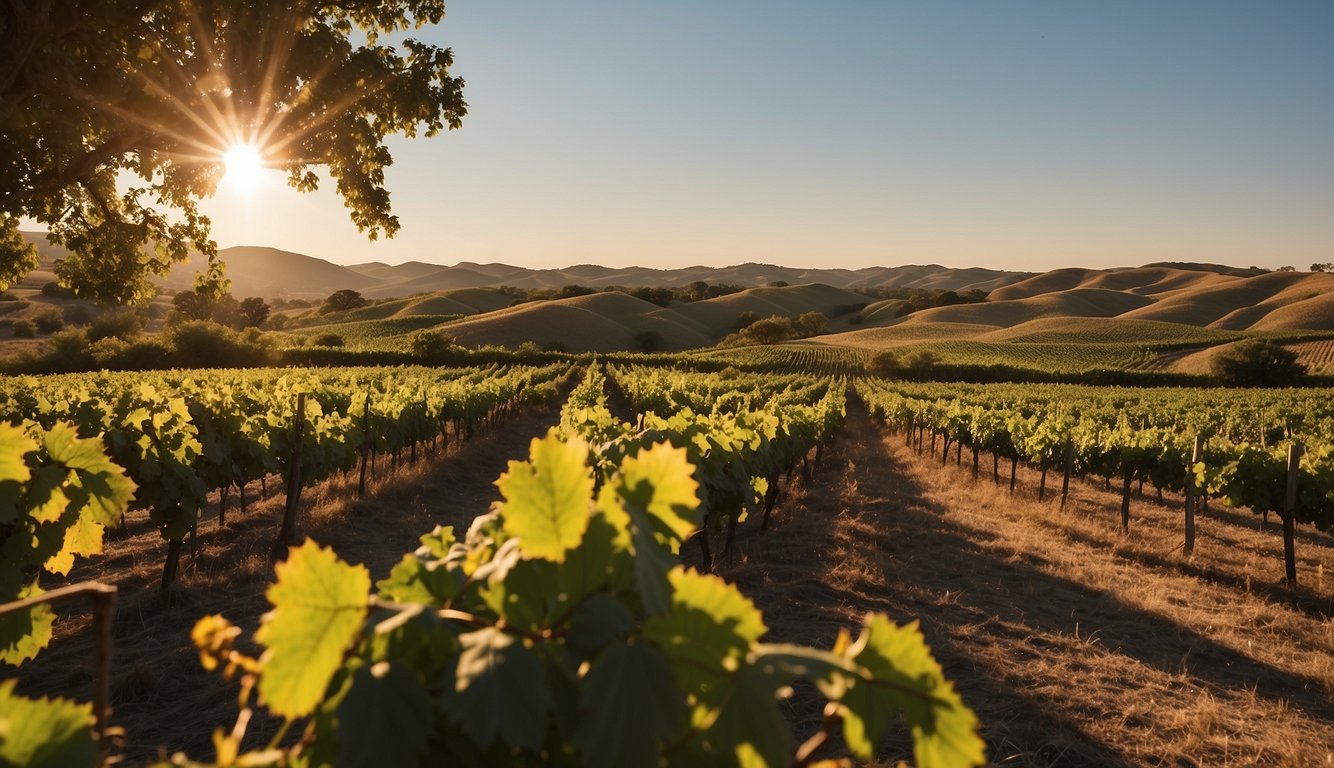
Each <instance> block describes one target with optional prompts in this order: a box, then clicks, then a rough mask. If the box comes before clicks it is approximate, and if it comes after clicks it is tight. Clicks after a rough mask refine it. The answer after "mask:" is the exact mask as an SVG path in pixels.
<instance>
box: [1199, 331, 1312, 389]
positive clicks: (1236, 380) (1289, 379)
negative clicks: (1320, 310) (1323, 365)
mask: <svg viewBox="0 0 1334 768" xmlns="http://www.w3.org/2000/svg"><path fill="white" fill-rule="evenodd" d="M1209 368H1210V372H1211V373H1213V376H1214V378H1215V379H1217V380H1218V381H1219V383H1221V384H1224V385H1227V386H1230V387H1287V386H1292V385H1293V384H1296V383H1298V382H1299V381H1300V380H1301V378H1302V377H1303V376H1305V375H1306V366H1304V365H1302V364H1300V363H1298V362H1297V353H1296V352H1293V351H1292V350H1290V349H1287V348H1286V347H1282V346H1280V345H1278V344H1275V343H1273V342H1271V341H1265V340H1262V339H1246V340H1245V341H1239V342H1237V343H1236V344H1233V345H1232V346H1231V347H1230V348H1228V349H1225V350H1223V351H1221V352H1219V353H1217V354H1216V355H1214V357H1213V359H1212V360H1210V361H1209Z"/></svg>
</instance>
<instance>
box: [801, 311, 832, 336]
mask: <svg viewBox="0 0 1334 768" xmlns="http://www.w3.org/2000/svg"><path fill="white" fill-rule="evenodd" d="M797 327H798V328H799V329H800V330H801V334H802V335H803V336H819V335H820V334H822V333H824V332H825V328H827V327H829V318H828V317H825V314H824V313H823V312H803V313H801V316H800V317H798V318H797Z"/></svg>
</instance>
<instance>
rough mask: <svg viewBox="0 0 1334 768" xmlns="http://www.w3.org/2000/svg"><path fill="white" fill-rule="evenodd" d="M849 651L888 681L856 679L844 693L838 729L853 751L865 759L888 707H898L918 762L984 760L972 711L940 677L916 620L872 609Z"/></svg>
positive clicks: (884, 721) (891, 710) (928, 765)
mask: <svg viewBox="0 0 1334 768" xmlns="http://www.w3.org/2000/svg"><path fill="white" fill-rule="evenodd" d="M849 652H850V653H852V654H853V660H854V661H855V662H856V663H857V664H859V665H861V666H862V667H864V668H865V669H867V670H868V671H869V672H870V673H871V674H872V676H873V677H874V678H875V679H876V680H878V681H888V682H889V683H891V684H892V685H876V684H873V683H869V682H865V681H859V682H857V683H854V684H853V686H852V688H851V689H850V690H849V691H848V692H847V694H846V695H845V696H844V698H843V704H844V716H843V735H844V738H845V739H846V740H847V743H848V748H849V749H851V750H852V752H853V754H855V755H857V756H858V757H861V758H862V759H867V760H869V759H870V758H871V755H872V754H873V753H874V751H875V748H876V746H877V745H878V744H879V742H880V739H881V737H883V736H884V733H885V729H886V728H887V727H888V726H889V724H890V722H891V719H892V717H893V713H894V712H895V711H896V710H901V711H902V712H903V713H904V715H905V716H906V718H907V721H908V723H909V725H910V726H911V727H912V732H913V746H914V750H913V751H914V756H915V757H916V760H917V764H918V765H920V766H922V767H923V768H932V766H958V765H981V764H982V763H983V762H985V760H986V750H985V745H984V743H983V742H982V739H981V738H980V737H979V736H978V735H977V717H976V716H975V715H974V714H973V712H972V710H970V709H968V707H966V706H965V705H964V703H963V700H962V699H960V698H959V694H958V693H956V692H955V690H954V685H953V684H951V683H950V682H949V681H948V680H946V679H945V675H944V673H943V672H942V671H941V669H940V664H939V663H938V662H937V661H936V660H935V658H933V657H932V656H931V650H930V649H929V648H928V647H927V645H926V640H925V638H923V637H922V633H921V631H920V630H918V628H917V623H916V622H913V623H912V624H907V625H905V626H902V627H899V626H895V625H894V623H893V622H891V621H890V620H889V619H888V618H887V617H886V616H885V615H884V614H875V615H873V616H871V617H869V619H868V620H867V623H866V628H865V630H864V631H863V634H862V637H861V638H860V639H859V640H858V642H857V643H856V644H855V645H853V646H852V648H850V649H849ZM905 689H906V690H905Z"/></svg>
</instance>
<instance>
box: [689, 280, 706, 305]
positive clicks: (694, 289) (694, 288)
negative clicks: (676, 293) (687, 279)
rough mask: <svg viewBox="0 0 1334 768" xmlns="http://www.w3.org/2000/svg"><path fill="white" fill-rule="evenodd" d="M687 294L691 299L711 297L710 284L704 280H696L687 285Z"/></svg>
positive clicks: (701, 299) (698, 299)
mask: <svg viewBox="0 0 1334 768" xmlns="http://www.w3.org/2000/svg"><path fill="white" fill-rule="evenodd" d="M686 296H687V297H688V300H689V301H703V300H704V299H707V298H708V297H709V284H708V283H706V282H704V281H703V280H696V281H695V282H693V283H691V284H690V285H687V286H686Z"/></svg>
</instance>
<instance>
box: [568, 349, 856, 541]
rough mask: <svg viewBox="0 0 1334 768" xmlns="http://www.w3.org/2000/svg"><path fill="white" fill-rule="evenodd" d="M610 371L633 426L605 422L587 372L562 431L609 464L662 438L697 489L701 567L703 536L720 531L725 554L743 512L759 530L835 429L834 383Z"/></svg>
mask: <svg viewBox="0 0 1334 768" xmlns="http://www.w3.org/2000/svg"><path fill="white" fill-rule="evenodd" d="M611 372H612V379H613V380H614V383H615V385H616V387H617V388H618V389H619V390H620V391H621V392H623V393H624V394H625V395H626V396H627V398H628V399H629V400H630V402H631V404H632V405H633V406H634V407H635V409H636V410H637V411H638V412H639V418H638V423H637V424H633V425H632V424H626V423H621V422H620V421H619V420H617V419H615V418H614V417H613V416H612V414H611V412H610V411H609V410H608V409H607V405H606V397H605V386H606V384H605V383H604V379H605V376H604V375H603V374H602V372H601V371H600V369H598V368H597V367H596V366H593V367H591V368H590V369H589V371H588V374H587V375H586V377H585V380H584V382H583V383H582V384H581V385H580V387H579V389H578V390H577V392H576V395H577V397H572V398H571V400H570V402H569V403H568V404H567V406H566V409H565V411H564V413H563V415H562V427H563V429H564V431H565V433H566V434H573V435H579V436H581V437H583V438H584V439H586V440H588V441H589V442H590V443H592V444H594V445H596V446H599V456H600V459H599V460H601V461H603V462H608V463H613V464H614V463H615V461H617V460H619V458H620V457H621V456H624V455H627V454H629V453H633V452H634V451H635V450H637V449H638V447H639V446H641V445H643V444H645V443H647V442H651V441H655V440H660V439H663V438H665V439H667V440H668V441H670V442H671V443H672V444H673V445H676V446H678V447H682V448H684V449H686V451H687V452H688V455H689V458H690V461H691V463H692V464H694V465H695V467H696V471H697V473H698V478H699V481H700V485H701V491H700V497H701V500H702V502H703V506H704V510H705V518H704V519H705V524H704V530H703V532H702V533H701V536H700V537H699V543H700V545H701V547H702V549H703V553H704V558H705V563H706V565H707V564H708V563H709V562H710V560H711V554H710V550H709V547H708V535H709V529H710V528H711V527H712V526H722V525H726V527H727V542H726V545H725V547H726V550H727V552H728V553H730V551H731V546H732V541H733V536H734V534H735V529H736V525H737V524H738V523H739V522H741V521H742V520H743V519H744V518H745V516H746V515H747V514H748V513H749V512H750V511H760V510H762V512H763V515H764V522H765V523H766V524H767V521H768V515H769V513H770V511H771V510H772V508H773V505H774V502H775V500H776V498H777V494H778V483H779V479H780V477H782V476H784V475H790V473H791V472H792V470H793V469H794V468H795V467H796V466H797V464H798V463H800V462H802V461H803V459H804V457H805V456H806V455H807V454H808V453H809V452H810V451H811V449H812V448H818V446H820V445H821V444H822V443H824V442H825V441H827V440H828V439H829V438H830V437H831V436H832V435H833V434H834V432H835V431H836V430H837V429H838V427H839V426H840V425H841V424H842V423H843V416H844V410H845V409H844V404H845V396H846V395H845V393H846V385H845V384H844V383H842V382H837V383H835V382H831V381H828V380H826V381H816V382H811V381H810V380H806V379H802V378H801V377H761V376H757V375H751V376H742V377H728V376H723V375H721V374H716V373H685V372H681V371H671V370H665V369H660V368H644V367H636V366H613V367H612V368H611Z"/></svg>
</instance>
